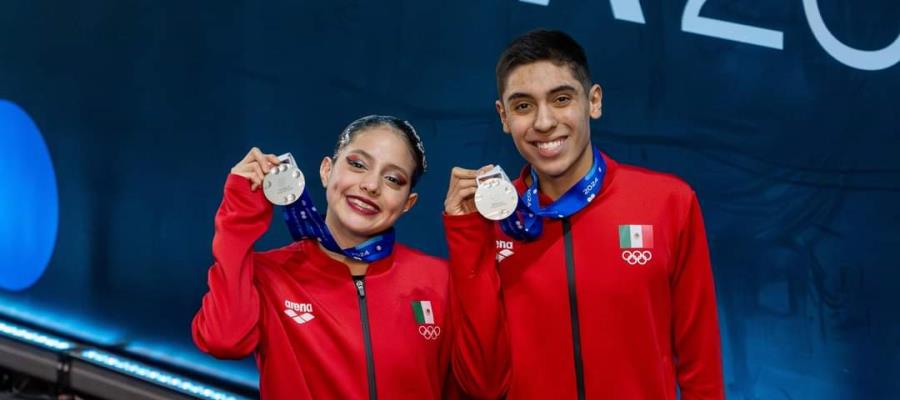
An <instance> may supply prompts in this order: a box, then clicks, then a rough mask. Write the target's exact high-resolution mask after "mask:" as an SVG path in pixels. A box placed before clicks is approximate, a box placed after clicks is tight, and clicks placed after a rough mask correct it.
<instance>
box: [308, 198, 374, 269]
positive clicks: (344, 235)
mask: <svg viewBox="0 0 900 400" xmlns="http://www.w3.org/2000/svg"><path fill="white" fill-rule="evenodd" d="M332 218H333V217H332V216H331V214H330V213H328V214H326V215H325V226H327V227H328V231H329V232H331V236H332V237H333V238H334V241H335V242H337V244H338V246H340V248H342V249H347V248H350V247H354V246H356V245H358V244H360V243H362V242H365V241H366V240H369V238H368V237H365V236H359V235H354V234H352V233H350V232H346V231H345V230H343V229H340V228H338V229H335V227H337V226H338V225H337V224H336V223H334V221H333V220H332ZM319 248H320V249H322V251H324V252H325V254H326V255H328V257H330V258H331V259H333V260H336V261H338V262H341V263H342V264H344V265H346V266H347V268H348V269H349V270H350V274H351V275H365V274H366V271H367V270H368V269H369V264H368V263H366V262H364V261H357V260H354V259H352V258H350V257H347V256H345V255H343V254H341V253H335V252H333V251H331V250H328V249H326V248H325V246H322V244H321V243H319Z"/></svg>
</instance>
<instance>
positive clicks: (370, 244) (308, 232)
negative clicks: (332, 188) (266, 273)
mask: <svg viewBox="0 0 900 400" xmlns="http://www.w3.org/2000/svg"><path fill="white" fill-rule="evenodd" d="M284 220H285V222H287V226H288V230H289V231H290V232H291V236H292V237H293V238H294V240H303V239H310V238H315V239H317V240H318V241H319V243H321V244H322V246H324V247H325V248H326V249H328V250H330V251H333V252H335V253H338V254H343V255H345V256H347V257H350V258H352V259H354V260H357V261H364V262H367V263H371V262H375V261H378V260H380V259H382V258H385V257H387V256H388V255H390V254H391V251H393V249H394V236H395V234H394V228H390V229H388V230H386V231H384V232H382V233H380V234H378V235H376V236H374V237H372V238H371V239H369V240H366V241H365V242H362V243H360V244H358V245H356V246H354V247H351V248H347V249H342V248H341V246H339V245H338V244H337V242H336V241H335V240H334V236H332V235H331V231H329V230H328V225H325V218H323V217H322V214H319V211H318V210H316V207H315V206H314V205H313V202H312V199H311V198H310V197H309V194H308V193H307V191H305V190H304V191H303V193H301V194H300V198H299V199H298V200H297V201H296V202H294V203H292V204H289V205H287V206H285V207H284Z"/></svg>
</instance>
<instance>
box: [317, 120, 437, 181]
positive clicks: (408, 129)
mask: <svg viewBox="0 0 900 400" xmlns="http://www.w3.org/2000/svg"><path fill="white" fill-rule="evenodd" d="M382 126H386V127H389V128H392V129H393V130H395V131H396V132H397V133H399V134H400V136H402V137H403V138H404V139H406V144H407V145H409V153H410V155H411V156H412V158H413V160H414V161H415V162H416V169H415V170H413V174H412V177H411V178H410V180H411V182H410V187H415V186H416V183H418V182H419V178H421V177H422V174H424V173H425V168H426V167H427V164H426V163H425V145H423V144H422V139H421V138H420V137H419V134H417V133H416V128H413V126H412V124H410V123H409V122H408V121H405V120H402V119H400V118H397V117H392V116H390V115H367V116H365V117H362V118H360V119H358V120H356V121H353V122H351V123H350V125H347V127H346V128H344V131H343V132H341V135H340V136H338V141H337V144H335V146H334V158H337V155H338V153H339V152H340V151H341V150H342V149H343V148H344V147H346V146H347V145H348V144H350V142H352V141H353V138H355V137H356V135H357V134H359V133H361V132H363V131H365V130H367V129H369V128H375V127H382Z"/></svg>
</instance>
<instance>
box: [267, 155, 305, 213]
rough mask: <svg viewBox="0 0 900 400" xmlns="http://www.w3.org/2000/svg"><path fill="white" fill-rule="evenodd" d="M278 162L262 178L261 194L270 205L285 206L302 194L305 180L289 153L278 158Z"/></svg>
mask: <svg viewBox="0 0 900 400" xmlns="http://www.w3.org/2000/svg"><path fill="white" fill-rule="evenodd" d="M278 160H279V161H281V164H278V165H276V166H274V167H272V169H270V170H269V173H267V174H266V176H265V177H264V178H263V193H265V195H266V199H268V200H269V201H270V202H271V203H272V204H275V205H278V206H286V205H288V204H291V203H293V202H295V201H297V199H299V198H300V195H301V194H303V189H304V188H305V187H306V179H304V177H303V172H300V168H299V167H298V166H297V162H296V161H294V156H292V155H291V153H284V154H282V155H280V156H278Z"/></svg>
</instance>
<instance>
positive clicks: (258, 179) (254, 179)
mask: <svg viewBox="0 0 900 400" xmlns="http://www.w3.org/2000/svg"><path fill="white" fill-rule="evenodd" d="M250 167H251V168H252V172H251V174H250V176H249V177H248V178H249V179H250V182H251V185H250V190H252V191H256V189H258V188H259V187H260V186H262V184H263V179H264V178H265V176H266V174H265V172H263V168H262V167H261V166H260V165H259V163H257V162H255V161H254V162H251V163H250Z"/></svg>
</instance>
